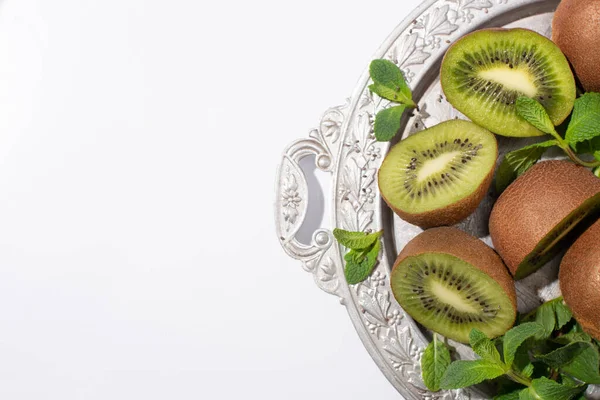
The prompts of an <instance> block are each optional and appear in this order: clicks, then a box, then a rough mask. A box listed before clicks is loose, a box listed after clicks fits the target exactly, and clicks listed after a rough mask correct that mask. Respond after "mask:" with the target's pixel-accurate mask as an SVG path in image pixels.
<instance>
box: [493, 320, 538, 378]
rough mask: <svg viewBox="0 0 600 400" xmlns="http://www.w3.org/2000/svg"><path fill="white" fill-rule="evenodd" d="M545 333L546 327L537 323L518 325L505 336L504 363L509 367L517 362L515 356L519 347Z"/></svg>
mask: <svg viewBox="0 0 600 400" xmlns="http://www.w3.org/2000/svg"><path fill="white" fill-rule="evenodd" d="M543 332H544V327H543V326H541V325H540V324H538V323H535V322H526V323H524V324H521V325H517V326H515V327H514V328H512V329H511V330H509V331H508V332H506V334H505V335H504V343H503V352H504V362H505V363H506V365H508V366H509V367H510V366H511V365H512V364H513V361H514V360H515V354H516V353H517V350H518V349H519V347H520V346H521V345H522V344H523V342H525V341H526V340H527V339H530V338H532V337H535V336H537V335H540V334H542V333H543Z"/></svg>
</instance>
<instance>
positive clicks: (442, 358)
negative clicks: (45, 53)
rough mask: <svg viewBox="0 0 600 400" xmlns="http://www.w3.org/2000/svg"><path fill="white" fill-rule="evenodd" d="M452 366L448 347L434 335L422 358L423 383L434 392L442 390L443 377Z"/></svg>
mask: <svg viewBox="0 0 600 400" xmlns="http://www.w3.org/2000/svg"><path fill="white" fill-rule="evenodd" d="M448 365H450V351H449V350H448V347H446V345H445V344H444V342H442V341H441V340H439V339H438V335H437V334H435V333H434V334H433V340H432V341H431V342H430V343H429V345H428V346H427V348H426V349H425V352H424V353H423V357H422V358H421V370H422V371H423V382H424V383H425V386H426V387H427V389H429V390H431V391H432V392H437V391H439V390H440V384H441V382H442V377H443V376H444V374H445V373H446V369H448Z"/></svg>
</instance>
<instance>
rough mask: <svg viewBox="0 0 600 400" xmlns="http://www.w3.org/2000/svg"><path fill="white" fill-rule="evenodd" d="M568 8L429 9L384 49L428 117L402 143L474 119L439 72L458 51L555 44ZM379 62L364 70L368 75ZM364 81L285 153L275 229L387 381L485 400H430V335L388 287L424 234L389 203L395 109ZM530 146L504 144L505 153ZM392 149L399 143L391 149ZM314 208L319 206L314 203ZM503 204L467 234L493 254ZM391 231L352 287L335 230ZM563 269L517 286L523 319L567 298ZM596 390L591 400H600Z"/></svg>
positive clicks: (519, 1) (536, 4)
mask: <svg viewBox="0 0 600 400" xmlns="http://www.w3.org/2000/svg"><path fill="white" fill-rule="evenodd" d="M558 3H559V0H426V1H424V2H423V3H422V4H421V5H420V6H419V7H417V9H415V10H414V11H413V12H412V13H411V14H410V15H409V16H408V18H406V19H405V20H404V21H403V22H402V23H401V24H400V25H399V26H398V27H397V28H396V29H395V30H394V31H393V32H392V34H391V35H390V36H389V37H388V38H387V39H386V40H385V42H384V43H383V45H382V46H381V47H380V48H379V50H378V51H377V52H376V54H375V55H374V57H373V58H387V59H390V60H392V61H393V62H395V63H396V64H397V65H399V66H400V68H401V69H402V70H403V72H404V74H405V76H406V78H407V80H408V82H409V84H410V86H411V88H412V89H413V94H414V98H415V100H416V101H418V104H419V111H418V112H417V111H415V112H414V113H413V114H412V115H409V116H405V118H404V120H403V125H402V132H403V134H402V137H406V136H408V135H410V134H411V133H413V132H416V131H420V130H422V129H425V128H426V127H430V126H433V125H435V124H438V123H440V122H442V121H446V120H448V119H452V118H465V117H464V116H463V115H461V114H460V113H458V112H457V111H456V110H454V109H453V107H452V106H451V105H450V104H449V103H448V102H447V101H446V100H445V98H444V96H443V93H442V90H441V87H440V84H439V77H438V75H439V67H440V63H441V60H442V57H443V55H444V53H445V52H446V50H447V48H448V47H449V45H450V44H451V43H452V42H454V41H455V40H456V39H458V38H459V37H461V36H463V35H465V34H466V33H468V32H471V31H473V30H477V29H481V28H486V27H502V26H504V27H525V28H529V29H533V30H535V31H537V32H539V33H541V34H543V35H546V36H550V33H551V20H552V16H553V11H554V10H555V9H556V6H557V5H558ZM369 62H370V60H365V64H366V65H368V63H369ZM368 80H369V76H368V73H367V72H365V73H364V74H363V75H362V77H361V79H360V80H359V83H358V86H357V87H356V88H355V90H354V93H353V94H352V96H351V97H350V98H349V99H348V100H347V101H346V103H345V104H344V105H341V106H337V107H333V108H331V109H329V110H327V111H326V112H325V113H324V115H323V117H322V119H321V121H320V124H319V126H318V128H317V129H314V130H312V131H311V132H310V135H309V137H308V138H306V139H300V140H298V141H296V142H294V143H292V144H291V145H290V146H289V147H288V148H287V149H286V150H285V152H284V154H283V158H282V161H281V164H280V167H279V171H278V176H277V193H276V196H277V197H276V203H275V219H276V229H277V235H278V238H279V240H280V243H281V245H282V246H283V248H284V250H285V251H286V252H287V253H288V254H289V255H290V256H291V257H293V258H295V259H298V260H300V261H301V262H302V267H303V268H304V269H305V270H306V271H307V272H310V273H311V274H312V275H313V277H314V280H315V282H316V284H317V286H318V287H320V288H321V289H323V290H324V291H326V292H328V293H331V294H333V295H335V296H337V297H339V298H340V300H341V303H342V305H344V306H346V309H347V311H348V313H349V314H350V318H351V320H352V322H353V323H354V326H355V328H356V330H357V332H358V334H359V336H360V338H361V340H362V342H363V343H364V345H365V347H366V348H367V350H368V352H369V353H370V355H371V357H372V358H373V360H374V361H375V362H376V363H377V365H378V366H379V368H381V371H382V372H383V373H384V375H385V376H386V377H387V378H388V380H389V381H390V382H391V383H392V385H394V387H395V388H396V389H397V390H398V392H400V394H401V395H402V396H403V397H404V398H406V399H418V400H421V399H430V400H433V399H484V398H490V397H491V396H490V394H489V393H486V389H485V388H484V387H483V388H478V389H476V390H472V389H471V390H453V391H447V392H438V393H431V392H429V391H428V390H427V389H426V388H425V386H424V385H423V382H422V380H421V371H420V358H421V355H422V352H423V350H424V348H425V347H426V346H427V343H428V342H429V339H430V337H431V336H430V333H429V332H427V331H426V330H425V329H423V328H422V327H421V326H419V325H418V324H416V323H415V322H414V321H413V320H412V318H411V317H410V316H408V315H407V314H405V313H404V312H403V310H402V308H400V306H399V305H398V303H397V302H396V300H395V299H394V297H393V295H392V293H391V290H390V287H389V274H390V268H391V266H392V265H393V263H394V260H395V259H396V256H397V254H398V253H399V251H400V250H401V249H402V247H403V246H404V245H405V244H406V243H407V242H408V241H409V240H410V239H412V238H413V237H414V236H416V235H417V234H418V233H419V232H420V231H421V229H420V228H418V227H415V226H413V225H410V224H408V223H406V222H404V221H402V220H401V219H399V218H398V217H396V216H395V215H394V214H393V212H391V211H390V209H389V208H388V207H387V206H386V204H385V203H384V202H383V201H382V199H381V196H380V193H379V190H378V187H377V182H376V176H377V169H378V168H379V166H380V165H381V162H382V159H383V157H384V156H385V154H386V152H387V151H388V149H389V147H390V144H389V143H379V142H377V141H375V138H374V137H373V134H372V133H373V119H374V115H375V114H376V113H377V112H378V111H379V110H381V109H383V108H385V107H387V106H388V105H389V102H387V101H386V100H382V99H380V98H378V97H377V96H373V95H371V93H370V92H369V90H368V89H367V85H368ZM528 140H530V141H535V140H536V139H527V140H524V139H508V138H503V137H498V141H499V145H500V153H501V155H500V157H499V160H500V159H502V153H505V152H506V151H510V150H512V149H514V148H516V147H520V146H523V145H525V144H527V142H528ZM391 145H393V143H392V144H391ZM307 156H314V157H315V162H316V167H317V168H319V169H320V170H322V171H326V172H328V173H330V176H331V179H332V185H331V193H330V198H329V199H328V200H327V201H328V203H327V204H328V206H329V207H330V212H331V213H330V215H331V221H330V223H331V226H330V227H328V229H318V230H316V231H315V232H314V234H313V235H312V241H311V244H310V245H305V244H302V243H301V242H300V241H298V239H297V238H296V234H297V233H298V231H299V229H300V227H301V226H302V224H303V222H304V220H305V218H306V216H307V210H308V209H309V207H310V205H309V203H310V201H309V199H311V197H309V193H308V185H307V181H306V177H305V176H304V173H303V170H302V168H301V167H300V164H299V163H300V161H301V160H302V159H303V158H305V157H307ZM311 200H312V199H311ZM494 201H495V198H494V197H493V194H492V193H490V194H489V195H488V196H487V197H486V198H485V199H484V201H483V202H482V204H481V205H480V206H479V208H478V209H477V211H476V212H475V213H474V214H473V215H472V216H471V217H469V218H468V219H467V220H466V221H464V222H462V223H461V224H460V225H459V228H460V229H463V230H465V231H467V232H469V233H471V234H473V235H475V236H477V237H479V238H481V239H482V240H484V241H485V242H486V243H487V244H489V245H491V241H490V239H489V236H488V228H487V221H488V216H489V213H490V210H491V207H492V205H493V203H494ZM333 227H339V228H343V229H346V230H351V231H365V230H372V231H377V230H380V229H384V232H385V233H384V246H383V252H382V255H381V260H380V263H379V265H378V267H377V269H376V270H375V272H374V273H373V275H372V276H371V277H370V278H369V279H368V280H367V281H365V282H363V283H360V284H358V285H353V286H349V285H348V284H347V283H346V281H345V279H344V273H343V266H344V263H343V258H342V255H343V252H342V251H343V249H342V248H340V247H339V246H338V245H337V243H336V242H335V240H334V238H333V236H332V233H331V230H332V229H333ZM556 276H557V261H556V260H555V261H554V262H553V263H550V264H549V265H547V266H545V267H544V268H543V269H541V270H540V271H538V272H537V273H536V274H534V275H532V276H530V277H528V278H527V279H525V280H523V281H519V282H518V283H517V293H518V298H519V311H521V312H524V311H527V310H529V309H532V308H534V307H536V306H537V305H539V304H540V303H541V302H542V301H544V300H547V299H550V298H553V297H556V296H557V295H558V294H559V289H558V285H557V283H556ZM451 345H453V346H454V347H455V349H456V351H457V352H458V355H459V357H461V358H463V359H468V358H473V357H474V356H473V353H472V352H471V350H470V349H469V348H468V347H465V346H463V345H461V344H458V343H451ZM594 392H595V390H593V388H592V389H590V391H589V392H588V394H589V397H591V398H598V397H597V396H598V395H597V394H596V393H594Z"/></svg>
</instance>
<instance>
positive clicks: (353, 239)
mask: <svg viewBox="0 0 600 400" xmlns="http://www.w3.org/2000/svg"><path fill="white" fill-rule="evenodd" d="M382 234H383V231H379V232H375V233H370V234H367V233H365V232H349V231H345V230H343V229H338V228H336V229H334V230H333V236H334V237H335V238H336V240H337V241H338V243H339V244H341V245H342V246H344V247H347V248H349V249H352V250H362V249H366V248H369V247H371V246H372V245H373V243H375V241H376V240H377V239H379V238H380V237H381V235H382Z"/></svg>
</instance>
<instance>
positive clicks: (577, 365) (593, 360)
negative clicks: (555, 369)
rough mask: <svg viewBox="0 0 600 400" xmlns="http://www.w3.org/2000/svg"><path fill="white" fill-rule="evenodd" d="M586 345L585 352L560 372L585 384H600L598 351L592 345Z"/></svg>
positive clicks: (564, 366)
mask: <svg viewBox="0 0 600 400" xmlns="http://www.w3.org/2000/svg"><path fill="white" fill-rule="evenodd" d="M585 345H586V347H585V348H584V349H583V351H582V352H581V353H579V354H578V355H577V356H576V357H575V358H574V359H573V360H572V361H571V362H570V363H568V364H566V365H563V366H562V367H561V368H560V370H561V371H562V372H564V373H566V374H568V375H571V376H573V377H575V378H577V379H579V380H582V381H583V382H585V383H590V384H600V372H599V371H598V370H599V369H600V367H599V357H598V349H597V348H596V347H595V346H594V345H593V344H591V343H585Z"/></svg>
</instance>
